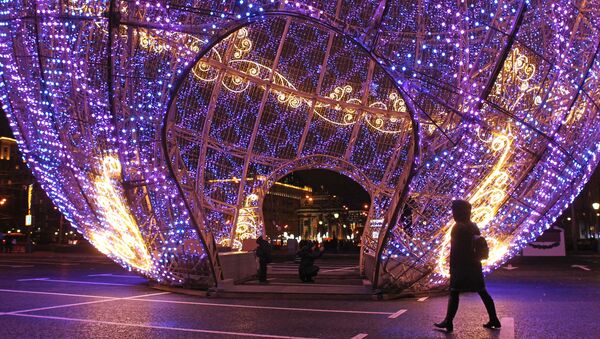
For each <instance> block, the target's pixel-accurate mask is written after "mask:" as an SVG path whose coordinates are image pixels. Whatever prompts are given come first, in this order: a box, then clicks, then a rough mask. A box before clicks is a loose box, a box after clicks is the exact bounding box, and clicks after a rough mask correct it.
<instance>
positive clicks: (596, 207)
mask: <svg viewBox="0 0 600 339" xmlns="http://www.w3.org/2000/svg"><path fill="white" fill-rule="evenodd" d="M592 208H593V209H594V214H595V216H594V217H595V218H596V222H595V225H594V238H595V239H596V250H597V251H598V252H599V253H600V238H599V237H598V233H600V232H599V230H598V210H600V203H598V202H593V203H592Z"/></svg>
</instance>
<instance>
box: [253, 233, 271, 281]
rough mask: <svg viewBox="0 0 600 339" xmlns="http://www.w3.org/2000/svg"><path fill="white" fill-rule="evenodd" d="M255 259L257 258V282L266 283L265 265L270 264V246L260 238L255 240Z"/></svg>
mask: <svg viewBox="0 0 600 339" xmlns="http://www.w3.org/2000/svg"><path fill="white" fill-rule="evenodd" d="M256 243H257V244H258V247H257V248H256V257H257V258H258V281H259V282H261V283H266V282H267V264H269V263H270V262H271V245H270V244H269V242H267V241H266V240H265V239H263V238H262V236H260V237H258V239H256Z"/></svg>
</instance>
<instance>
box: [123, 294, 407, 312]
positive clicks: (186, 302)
mask: <svg viewBox="0 0 600 339" xmlns="http://www.w3.org/2000/svg"><path fill="white" fill-rule="evenodd" d="M129 300H139V301H146V302H156V303H167V304H183V305H196V306H216V307H232V308H254V309H263V310H279V311H298V312H323V313H350V314H373V315H389V316H392V315H394V314H396V313H398V312H396V313H391V312H377V311H353V310H332V309H317V308H295V307H277V306H253V305H235V304H217V303H202V302H194V301H176V300H160V299H136V298H130V299H129ZM399 312H402V313H404V312H406V310H400V311H399ZM402 313H400V314H402ZM400 314H398V315H400Z"/></svg>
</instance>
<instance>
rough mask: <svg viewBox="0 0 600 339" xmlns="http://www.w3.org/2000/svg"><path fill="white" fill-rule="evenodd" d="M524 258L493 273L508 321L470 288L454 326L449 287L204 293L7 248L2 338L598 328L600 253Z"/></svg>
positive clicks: (1, 261) (2, 258)
mask: <svg viewBox="0 0 600 339" xmlns="http://www.w3.org/2000/svg"><path fill="white" fill-rule="evenodd" d="M524 259H527V260H516V261H515V262H514V263H513V268H515V267H516V268H515V269H511V270H508V269H500V270H498V271H496V272H494V273H493V274H492V275H491V276H490V277H488V279H487V282H488V289H489V291H490V293H491V295H492V297H493V298H494V300H495V302H496V307H497V309H498V314H499V317H500V318H501V319H502V321H503V328H502V329H501V330H499V331H498V330H487V329H484V328H482V327H481V325H482V324H483V323H484V322H486V321H487V319H486V315H485V309H484V307H483V304H482V303H481V301H480V300H479V299H478V296H477V295H476V294H465V295H463V296H461V300H460V307H459V311H458V315H457V317H456V319H455V323H454V326H455V331H454V333H453V334H451V335H447V334H445V333H443V332H440V331H437V330H435V329H433V327H432V323H433V322H435V321H440V320H441V319H442V318H443V317H444V314H445V308H446V297H445V296H431V297H428V298H410V299H400V300H391V301H371V300H327V299H325V298H323V299H308V300H298V299H286V298H281V297H278V298H271V297H255V298H243V299H232V298H202V297H193V296H188V295H180V294H175V293H168V292H164V291H159V290H155V289H152V288H150V287H148V285H147V282H146V281H145V280H144V279H142V278H140V277H137V276H135V275H133V274H132V273H130V272H127V271H125V270H123V269H122V268H120V267H118V266H117V265H115V264H112V263H111V262H109V261H108V260H106V259H104V258H101V257H82V256H63V257H55V258H50V257H44V256H40V255H39V254H38V255H35V256H31V255H29V256H27V255H18V256H13V255H7V254H0V338H127V339H132V338H145V339H146V338H238V337H239V338H242V337H258V338H281V337H303V338H348V339H350V338H365V337H366V338H445V337H450V338H599V337H600V321H599V319H600V318H599V316H598V315H599V314H600V274H599V272H600V257H597V256H596V257H594V256H590V257H584V256H581V257H568V258H543V259H537V258H535V259H534V258H524ZM355 264H356V263H354V265H355ZM572 265H582V266H583V267H572Z"/></svg>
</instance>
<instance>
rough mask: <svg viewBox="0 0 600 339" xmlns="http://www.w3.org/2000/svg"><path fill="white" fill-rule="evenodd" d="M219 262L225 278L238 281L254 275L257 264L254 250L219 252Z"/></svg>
mask: <svg viewBox="0 0 600 339" xmlns="http://www.w3.org/2000/svg"><path fill="white" fill-rule="evenodd" d="M219 262H220V263H221V268H222V269H223V278H224V279H225V280H233V282H240V281H245V280H249V279H251V278H252V277H253V276H255V275H256V270H257V264H256V256H255V255H254V252H226V253H219Z"/></svg>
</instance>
